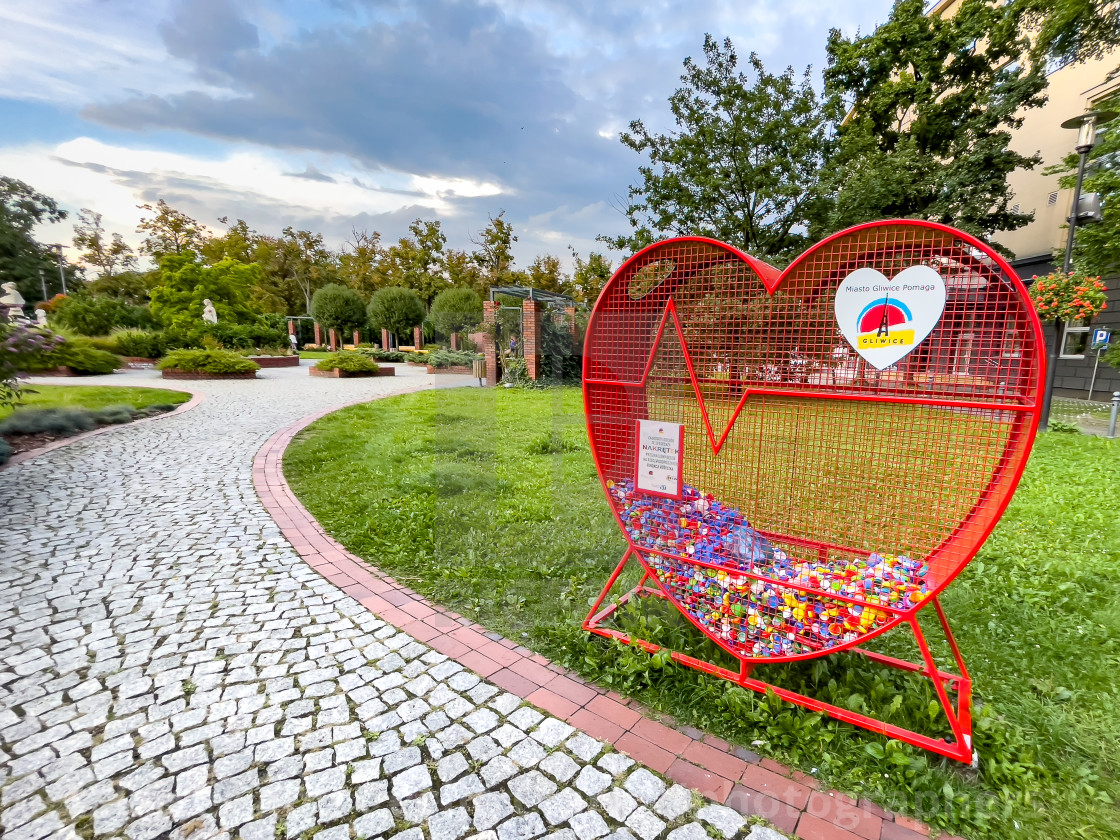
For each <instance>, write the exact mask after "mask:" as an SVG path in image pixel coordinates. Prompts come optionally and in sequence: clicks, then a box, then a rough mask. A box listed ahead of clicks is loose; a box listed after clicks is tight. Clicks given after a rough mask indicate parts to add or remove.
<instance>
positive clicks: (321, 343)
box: [315, 322, 323, 347]
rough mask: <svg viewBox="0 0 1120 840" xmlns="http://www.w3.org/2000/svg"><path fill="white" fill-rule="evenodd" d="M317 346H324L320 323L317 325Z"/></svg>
mask: <svg viewBox="0 0 1120 840" xmlns="http://www.w3.org/2000/svg"><path fill="white" fill-rule="evenodd" d="M315 346H316V347H322V346H323V328H322V327H320V326H319V324H318V322H316V323H315Z"/></svg>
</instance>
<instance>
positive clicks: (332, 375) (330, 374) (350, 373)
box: [307, 365, 397, 379]
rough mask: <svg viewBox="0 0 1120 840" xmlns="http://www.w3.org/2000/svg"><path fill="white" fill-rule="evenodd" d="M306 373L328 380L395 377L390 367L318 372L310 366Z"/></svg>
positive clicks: (394, 372)
mask: <svg viewBox="0 0 1120 840" xmlns="http://www.w3.org/2000/svg"><path fill="white" fill-rule="evenodd" d="M307 371H308V373H310V374H311V375H312V376H325V377H327V378H329V379H350V378H351V377H358V376H396V375H397V371H396V370H395V369H394V368H391V367H381V368H379V369H378V370H340V369H338V368H331V369H330V370H319V368H317V367H315V366H314V365H312V366H311V367H309V368H308V369H307Z"/></svg>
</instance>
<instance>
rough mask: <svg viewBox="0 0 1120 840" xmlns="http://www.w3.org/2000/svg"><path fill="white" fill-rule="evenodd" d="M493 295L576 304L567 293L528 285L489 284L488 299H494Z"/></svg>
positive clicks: (566, 304)
mask: <svg viewBox="0 0 1120 840" xmlns="http://www.w3.org/2000/svg"><path fill="white" fill-rule="evenodd" d="M495 295H509V296H510V297H517V298H521V299H522V300H539V301H541V302H542V303H547V304H550V305H552V306H575V305H576V302H575V300H574V299H573V298H570V297H568V296H567V295H562V294H559V293H557V292H546V291H545V290H544V289H533V288H530V287H528V286H491V287H490V300H494V296H495Z"/></svg>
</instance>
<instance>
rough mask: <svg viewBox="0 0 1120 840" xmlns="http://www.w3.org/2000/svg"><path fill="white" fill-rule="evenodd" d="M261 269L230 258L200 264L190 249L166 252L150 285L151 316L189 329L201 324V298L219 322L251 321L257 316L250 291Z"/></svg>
mask: <svg viewBox="0 0 1120 840" xmlns="http://www.w3.org/2000/svg"><path fill="white" fill-rule="evenodd" d="M260 270H261V269H260V266H258V265H255V264H251V263H250V264H245V263H239V262H236V261H234V260H230V259H225V260H222V261H221V262H219V263H216V264H215V265H210V266H207V265H203V264H202V263H200V262H198V260H197V259H196V255H195V254H194V252H192V251H183V252H181V253H178V254H166V255H164V257H163V258H162V259H161V260H160V267H159V280H158V282H157V283H156V285H155V286H154V287H153V288H152V306H151V309H152V315H153V316H154V317H155V318H156V320H158V321H159V322H160V323H161V324H163V325H164V326H165V327H174V328H179V329H190V328H192V327H197V326H199V325H201V323H202V313H203V310H204V309H205V304H204V303H203V301H204V300H206V299H209V300H210V301H211V303H213V304H214V309H215V310H216V311H217V313H218V321H219V322H226V323H233V324H251V323H254V322H256V321H258V320H259V319H258V316H257V314H256V313H255V312H254V311H253V309H252V308H251V307H250V305H249V291H250V289H251V288H252V286H253V284H254V283H255V282H257V280H258V279H259V277H260Z"/></svg>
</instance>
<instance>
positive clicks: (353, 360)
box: [315, 353, 380, 373]
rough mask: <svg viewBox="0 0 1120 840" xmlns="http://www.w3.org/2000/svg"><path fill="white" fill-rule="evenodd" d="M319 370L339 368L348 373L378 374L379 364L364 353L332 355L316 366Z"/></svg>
mask: <svg viewBox="0 0 1120 840" xmlns="http://www.w3.org/2000/svg"><path fill="white" fill-rule="evenodd" d="M315 367H317V368H318V369H319V370H333V369H334V368H338V369H339V370H341V371H345V372H346V373H377V371H379V370H380V368H379V367H378V366H377V362H375V361H374V360H373V359H371V358H369V357H368V356H365V355H363V354H362V353H331V354H330V355H329V356H327V357H326V358H325V359H323V360H321V361H320V362H319V363H318V364H317V365H315Z"/></svg>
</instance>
